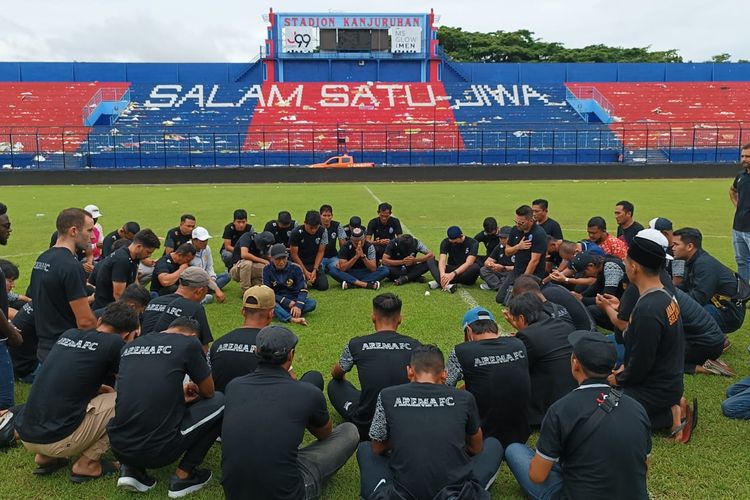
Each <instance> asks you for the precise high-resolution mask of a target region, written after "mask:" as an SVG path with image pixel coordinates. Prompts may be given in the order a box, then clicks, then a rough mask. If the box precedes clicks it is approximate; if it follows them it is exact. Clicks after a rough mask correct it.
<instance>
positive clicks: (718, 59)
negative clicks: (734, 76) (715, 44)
mask: <svg viewBox="0 0 750 500" xmlns="http://www.w3.org/2000/svg"><path fill="white" fill-rule="evenodd" d="M731 58H732V55H731V54H727V53H726V52H724V53H723V54H716V55H715V56H711V62H715V63H725V62H729V60H730V59H731Z"/></svg>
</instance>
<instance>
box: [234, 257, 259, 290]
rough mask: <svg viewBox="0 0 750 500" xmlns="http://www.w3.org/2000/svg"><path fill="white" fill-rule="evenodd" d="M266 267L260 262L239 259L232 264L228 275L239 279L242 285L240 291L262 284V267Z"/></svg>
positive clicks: (235, 279)
mask: <svg viewBox="0 0 750 500" xmlns="http://www.w3.org/2000/svg"><path fill="white" fill-rule="evenodd" d="M264 267H266V266H264V265H263V264H261V263H260V262H251V261H249V260H241V261H239V262H237V263H236V264H235V265H233V266H232V269H230V270H229V275H230V276H231V277H232V279H233V280H234V281H239V282H240V286H241V287H242V293H245V290H247V289H248V288H250V287H251V286H256V285H262V284H263V268H264Z"/></svg>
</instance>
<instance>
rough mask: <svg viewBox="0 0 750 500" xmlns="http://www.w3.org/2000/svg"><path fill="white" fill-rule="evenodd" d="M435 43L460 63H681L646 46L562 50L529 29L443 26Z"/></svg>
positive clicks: (676, 56)
mask: <svg viewBox="0 0 750 500" xmlns="http://www.w3.org/2000/svg"><path fill="white" fill-rule="evenodd" d="M438 40H440V45H442V47H443V49H444V50H445V53H446V54H448V55H449V56H450V57H451V58H452V59H454V60H456V61H464V62H513V63H515V62H623V63H634V62H682V57H681V56H680V55H679V54H678V53H677V50H674V49H672V50H665V51H651V48H650V47H634V48H623V47H608V46H606V45H601V44H599V45H589V46H587V47H583V48H573V49H568V48H565V47H564V46H563V45H562V44H561V43H558V42H545V41H542V40H541V39H539V38H536V37H535V36H534V33H533V32H532V31H529V30H518V31H493V32H491V33H481V32H473V31H463V30H462V29H461V28H452V27H449V26H443V27H441V28H440V29H439V30H438Z"/></svg>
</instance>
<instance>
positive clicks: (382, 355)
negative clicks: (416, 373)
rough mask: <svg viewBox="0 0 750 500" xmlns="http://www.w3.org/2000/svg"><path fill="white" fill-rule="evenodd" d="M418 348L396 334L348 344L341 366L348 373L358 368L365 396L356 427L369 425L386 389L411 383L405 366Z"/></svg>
mask: <svg viewBox="0 0 750 500" xmlns="http://www.w3.org/2000/svg"><path fill="white" fill-rule="evenodd" d="M419 345H421V344H420V342H419V341H418V340H415V339H413V338H411V337H407V336H406V335H401V334H400V333H396V332H393V331H382V332H375V333H372V334H370V335H365V336H363V337H354V338H353V339H351V340H350V341H349V343H348V344H347V345H346V347H344V351H343V352H342V353H341V358H340V359H339V364H340V365H341V368H343V369H344V371H346V372H348V371H350V370H351V369H352V368H353V367H354V366H355V365H356V366H357V374H358V375H359V385H360V387H361V388H362V396H361V397H360V398H359V408H358V409H357V412H356V414H355V415H354V416H353V417H352V420H353V421H354V423H356V424H360V425H367V424H369V423H370V420H372V414H373V413H375V401H376V400H377V397H378V393H379V392H380V391H381V390H383V389H384V388H386V387H390V386H392V385H399V384H405V383H406V382H408V381H409V379H408V378H407V377H406V366H407V365H408V364H409V361H410V359H411V352H412V350H413V349H414V348H415V347H417V346H419Z"/></svg>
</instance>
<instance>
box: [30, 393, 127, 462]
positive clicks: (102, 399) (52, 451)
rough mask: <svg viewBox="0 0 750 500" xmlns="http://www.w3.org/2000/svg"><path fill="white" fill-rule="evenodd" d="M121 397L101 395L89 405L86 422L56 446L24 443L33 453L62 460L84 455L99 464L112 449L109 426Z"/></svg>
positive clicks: (84, 420) (114, 394) (84, 418)
mask: <svg viewBox="0 0 750 500" xmlns="http://www.w3.org/2000/svg"><path fill="white" fill-rule="evenodd" d="M116 397H117V394H116V393H114V392H112V393H108V394H99V395H98V396H96V397H95V398H94V399H92V400H91V401H89V404H88V406H87V407H86V416H85V417H83V422H81V425H79V426H78V428H77V429H76V430H75V431H74V432H73V434H71V435H70V436H68V437H66V438H64V439H61V440H60V441H58V442H56V443H50V444H35V443H27V442H25V441H23V445H24V446H25V447H26V449H27V450H29V451H30V452H32V453H38V454H40V455H44V456H47V457H54V458H61V457H73V456H76V455H83V456H85V457H86V458H88V459H90V460H99V459H100V458H101V456H102V455H104V453H105V452H106V451H107V450H108V449H109V436H107V424H108V423H109V421H110V420H112V418H113V417H114V416H115V399H116Z"/></svg>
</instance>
